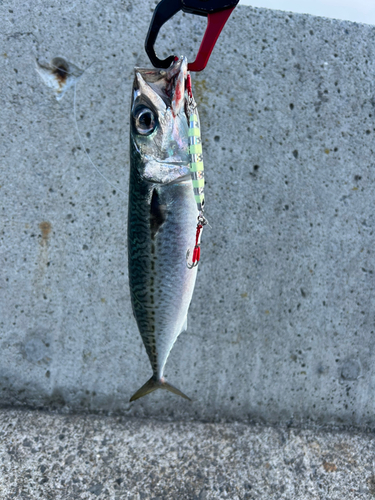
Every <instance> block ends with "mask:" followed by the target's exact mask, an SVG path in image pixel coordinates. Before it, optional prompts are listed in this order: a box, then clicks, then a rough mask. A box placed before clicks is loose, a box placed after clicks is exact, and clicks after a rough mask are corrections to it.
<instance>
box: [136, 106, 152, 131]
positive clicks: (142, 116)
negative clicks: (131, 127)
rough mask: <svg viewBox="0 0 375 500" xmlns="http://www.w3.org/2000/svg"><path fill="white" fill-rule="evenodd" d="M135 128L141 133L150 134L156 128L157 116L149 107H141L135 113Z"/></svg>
mask: <svg viewBox="0 0 375 500" xmlns="http://www.w3.org/2000/svg"><path fill="white" fill-rule="evenodd" d="M134 119H135V128H136V129H137V132H138V133H139V134H141V135H149V134H151V132H153V131H154V130H155V127H156V118H155V115H154V113H153V112H152V111H151V109H149V108H141V109H139V110H138V111H136V113H135V115H134Z"/></svg>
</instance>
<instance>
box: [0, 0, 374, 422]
mask: <svg viewBox="0 0 375 500" xmlns="http://www.w3.org/2000/svg"><path fill="white" fill-rule="evenodd" d="M136 4H137V5H136ZM139 4H140V5H139ZM154 5H155V2H151V1H149V2H139V3H136V2H133V1H130V0H115V1H112V0H111V1H109V0H104V1H100V2H99V1H95V0H94V1H92V2H85V1H84V0H77V1H72V2H51V1H42V0H39V1H38V0H37V1H34V2H29V3H28V4H26V6H24V4H23V5H21V4H20V3H18V2H15V1H12V2H6V1H5V2H2V3H1V6H0V18H1V19H2V21H1V24H2V27H1V42H0V47H1V48H0V65H1V66H0V88H1V92H0V99H1V103H0V106H1V111H0V116H1V120H0V127H1V132H0V133H1V143H0V158H1V163H0V185H1V187H0V202H1V203H0V210H1V212H0V214H1V218H0V266H1V267H0V269H1V271H0V343H1V350H0V353H1V354H0V356H1V357H0V398H1V404H2V405H3V406H4V405H28V406H31V407H57V408H67V409H69V410H72V411H77V410H84V411H86V410H88V411H100V410H104V411H109V412H121V413H123V414H126V415H138V416H150V415H153V416H168V417H174V418H192V417H193V418H198V419H208V420H214V419H238V420H242V419H244V420H245V419H254V420H259V421H267V422H294V423H299V422H302V423H306V422H308V421H309V420H313V421H316V422H320V423H336V424H355V425H358V426H365V425H373V424H374V423H375V415H374V410H375V398H374V397H373V395H374V391H375V365H374V358H375V353H374V337H375V335H374V330H375V325H374V322H375V315H374V301H375V295H374V274H373V271H374V234H373V229H374V194H375V188H374V186H375V184H374V181H375V175H374V168H375V161H374V151H373V149H374V133H375V126H374V117H375V84H374V82H375V78H374V77H375V66H374V65H375V28H374V27H371V26H366V25H358V24H354V23H349V22H341V21H333V20H327V19H322V18H316V17H312V16H307V15H296V14H287V13H284V12H279V11H271V10H263V9H253V8H250V7H245V6H244V7H238V8H237V9H236V11H235V12H234V13H233V15H232V17H231V19H230V20H229V22H228V24H227V26H226V28H225V30H224V32H223V34H222V36H221V38H220V39H219V42H218V45H217V47H216V48H215V51H214V53H213V55H212V57H211V60H210V63H209V65H208V67H207V69H206V70H205V71H204V72H203V73H202V74H198V75H194V76H193V84H194V88H195V95H196V98H197V101H198V103H199V111H200V115H201V121H202V129H203V141H204V153H205V166H206V176H207V184H206V201H207V217H208V218H209V221H210V224H211V226H212V227H211V228H209V229H205V231H204V234H203V238H202V263H201V265H200V268H199V273H198V280H197V286H196V290H195V296H194V299H193V303H192V306H191V309H190V314H189V328H188V332H187V333H185V334H183V335H181V337H180V338H179V340H178V341H177V343H176V345H175V347H174V349H173V351H172V353H171V356H170V359H169V361H168V364H167V370H166V375H167V378H168V380H169V381H170V382H171V383H173V384H175V385H176V386H177V387H179V388H180V389H181V390H183V391H184V392H186V393H187V394H188V395H190V396H191V397H192V398H193V402H192V403H189V402H186V401H184V400H182V399H181V398H178V397H176V396H174V395H171V394H168V393H166V392H164V391H157V392H155V393H153V394H152V395H150V396H148V397H147V398H144V399H141V400H140V401H138V402H136V403H133V404H129V403H128V400H129V397H130V395H131V394H132V393H133V392H134V391H135V390H136V389H138V388H139V386H140V385H141V384H143V383H144V382H145V381H146V380H147V379H148V378H149V376H150V374H151V370H150V366H149V361H148V359H147V356H146V353H145V350H144V348H143V344H142V342H141V338H140V336H139V334H138V331H137V327H136V324H135V321H134V319H133V317H132V313H131V307H130V299H129V290H128V278H127V259H126V218H127V196H126V193H127V185H128V173H129V162H128V134H129V120H128V115H129V101H130V90H131V83H132V72H133V67H134V66H135V65H147V64H148V62H147V58H146V56H145V53H144V50H143V43H144V37H145V33H146V30H147V27H148V24H149V22H150V18H151V15H152V9H153V6H154ZM204 29H205V20H204V19H201V18H197V17H194V16H191V15H179V16H177V18H176V19H174V21H173V22H171V23H170V25H168V29H167V28H165V29H163V32H162V33H161V36H160V39H159V43H158V53H160V54H161V55H165V56H166V55H168V54H169V53H170V52H171V51H172V52H177V53H181V51H182V50H184V51H185V53H186V54H187V55H189V56H190V59H191V58H192V56H193V55H194V53H195V51H196V49H197V46H198V44H199V41H200V40H201V37H202V34H203V31H204ZM178 43H181V45H180V46H179V45H178ZM182 47H183V49H182ZM56 56H63V57H64V58H66V59H67V60H68V61H71V62H72V63H74V64H75V65H77V66H78V67H79V68H81V69H83V70H86V71H85V73H84V74H83V76H82V78H81V80H80V81H79V84H78V87H77V119H78V126H79V129H80V131H81V134H82V136H83V140H84V144H85V147H86V148H88V149H89V152H90V155H91V157H92V159H93V161H94V162H95V163H96V164H97V165H98V167H99V168H101V170H102V172H103V173H104V175H105V176H106V177H108V178H109V179H110V180H111V182H112V183H113V184H114V185H115V188H114V187H113V186H111V185H109V184H108V183H106V182H105V181H104V180H103V179H102V178H101V177H100V176H99V175H98V174H97V173H96V171H95V170H94V169H93V167H92V166H91V165H90V163H89V161H88V159H87V157H86V156H85V154H84V151H83V150H82V148H81V145H80V142H79V138H78V135H77V132H76V130H75V126H74V122H73V97H74V92H73V89H70V90H68V91H67V93H66V95H65V97H64V98H63V99H61V100H60V101H57V100H56V98H55V95H54V93H53V91H52V90H51V89H49V88H48V87H47V86H45V85H44V83H43V82H42V80H41V78H40V76H39V75H38V74H37V72H36V70H35V61H36V59H39V60H40V61H49V60H50V59H52V58H53V57H56ZM124 193H125V194H124Z"/></svg>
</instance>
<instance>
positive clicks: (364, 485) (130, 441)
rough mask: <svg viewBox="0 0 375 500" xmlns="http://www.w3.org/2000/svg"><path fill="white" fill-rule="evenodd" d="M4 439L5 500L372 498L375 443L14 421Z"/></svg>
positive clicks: (148, 425) (0, 445) (269, 432)
mask: <svg viewBox="0 0 375 500" xmlns="http://www.w3.org/2000/svg"><path fill="white" fill-rule="evenodd" d="M0 436H1V439H0V470H1V474H0V493H1V498H2V499H3V500H10V499H12V498H16V499H19V498H22V499H25V500H26V499H30V500H34V499H41V500H67V499H74V500H76V499H97V500H115V499H125V498H129V499H132V500H150V499H152V500H166V499H168V500H169V499H171V500H172V499H181V500H203V499H204V500H209V499H220V500H221V499H224V498H228V499H230V500H245V499H247V500H249V499H257V500H280V499H286V500H310V499H311V500H312V499H314V500H315V499H321V500H328V499H329V500H342V499H345V500H354V499H364V500H366V499H368V500H370V499H373V498H374V497H375V475H374V445H375V440H374V435H373V434H361V433H346V432H337V431H336V432H334V431H331V432H327V431H322V430H320V431H317V430H314V431H312V430H297V429H286V428H272V427H260V426H249V425H246V424H240V423H232V424H230V423H228V424H209V423H206V424H203V423H197V422H173V423H172V422H158V421H156V420H148V421H142V420H141V419H138V420H129V419H124V418H123V417H120V418H108V417H107V418H103V417H101V418H100V417H90V416H86V417H84V416H57V415H48V414H45V413H39V412H20V411H10V412H0Z"/></svg>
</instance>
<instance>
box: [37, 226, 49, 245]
mask: <svg viewBox="0 0 375 500" xmlns="http://www.w3.org/2000/svg"><path fill="white" fill-rule="evenodd" d="M39 229H40V231H41V233H42V241H41V244H42V245H46V244H47V241H48V238H49V235H50V234H51V230H52V224H51V223H50V222H47V221H43V222H41V223H40V224H39Z"/></svg>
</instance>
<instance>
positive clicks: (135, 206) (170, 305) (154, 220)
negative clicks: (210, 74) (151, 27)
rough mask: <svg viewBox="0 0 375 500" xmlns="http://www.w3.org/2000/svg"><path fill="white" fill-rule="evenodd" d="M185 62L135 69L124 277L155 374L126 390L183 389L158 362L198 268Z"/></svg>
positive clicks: (178, 328) (183, 315) (177, 326)
mask: <svg viewBox="0 0 375 500" xmlns="http://www.w3.org/2000/svg"><path fill="white" fill-rule="evenodd" d="M186 73H187V64H186V59H185V58H180V59H179V60H178V61H177V62H176V63H174V64H173V65H172V66H171V67H170V68H169V69H167V70H138V69H136V77H135V81H134V87H133V101H132V111H131V120H132V123H131V134H130V149H131V165H130V185H129V216H128V264H129V284H130V293H131V300H132V306H133V312H134V316H135V319H136V321H137V324H138V328H139V332H140V334H141V337H142V340H143V343H144V345H145V348H146V352H147V354H148V357H149V359H150V363H151V367H152V371H153V375H152V377H151V379H150V380H149V381H148V382H146V384H144V385H143V386H142V387H141V388H140V389H139V390H138V391H137V392H136V393H135V394H134V395H133V396H132V398H131V401H134V400H135V399H138V398H140V397H142V396H145V395H146V394H148V393H150V392H152V391H154V390H156V389H159V388H161V389H167V390H169V391H171V392H174V393H175V394H178V395H180V396H182V397H185V398H186V399H189V398H187V396H185V395H184V394H183V393H182V392H181V391H179V390H178V389H177V388H175V387H173V386H172V385H171V384H169V383H167V382H166V381H165V379H164V376H163V373H164V367H165V364H166V361H167V358H168V356H169V353H170V351H171V349H172V347H173V344H174V343H175V341H176V339H177V337H178V336H179V334H180V333H181V332H182V331H184V330H185V329H186V324H187V312H188V308H189V305H190V302H191V299H192V295H193V291H194V286H195V280H196V274H197V268H196V267H194V268H192V269H189V268H188V266H187V264H186V262H187V261H186V254H187V251H188V250H189V249H190V251H191V249H192V245H193V244H194V241H195V232H196V224H197V216H198V209H197V204H196V200H195V198H194V189H193V184H192V179H191V176H190V173H189V155H188V119H187V116H186V109H185V99H186V93H185V79H186Z"/></svg>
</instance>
